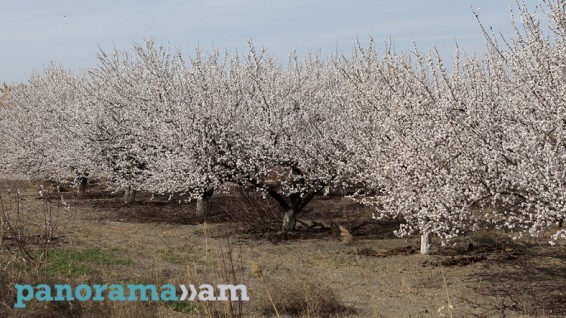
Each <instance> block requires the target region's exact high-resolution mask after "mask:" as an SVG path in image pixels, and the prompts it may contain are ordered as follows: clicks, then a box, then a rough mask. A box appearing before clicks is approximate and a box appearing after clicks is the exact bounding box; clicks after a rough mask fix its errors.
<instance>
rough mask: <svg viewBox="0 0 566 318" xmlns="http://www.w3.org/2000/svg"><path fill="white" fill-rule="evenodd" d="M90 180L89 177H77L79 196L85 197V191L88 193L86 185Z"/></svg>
mask: <svg viewBox="0 0 566 318" xmlns="http://www.w3.org/2000/svg"><path fill="white" fill-rule="evenodd" d="M87 182H88V178H87V177H84V176H81V177H77V183H78V185H77V196H79V197H84V195H85V193H86V185H87Z"/></svg>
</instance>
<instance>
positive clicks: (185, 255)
mask: <svg viewBox="0 0 566 318" xmlns="http://www.w3.org/2000/svg"><path fill="white" fill-rule="evenodd" d="M159 254H160V255H161V259H162V260H164V261H166V262H168V263H171V264H198V265H205V264H206V262H205V261H204V260H203V259H201V258H199V257H198V256H197V255H195V254H193V253H191V252H190V251H188V250H186V249H182V250H160V251H159Z"/></svg>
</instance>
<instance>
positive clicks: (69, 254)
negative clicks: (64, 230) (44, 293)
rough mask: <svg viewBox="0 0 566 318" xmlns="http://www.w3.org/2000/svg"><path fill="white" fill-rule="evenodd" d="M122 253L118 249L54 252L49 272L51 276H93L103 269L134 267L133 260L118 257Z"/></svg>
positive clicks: (48, 266)
mask: <svg viewBox="0 0 566 318" xmlns="http://www.w3.org/2000/svg"><path fill="white" fill-rule="evenodd" d="M121 252H122V251H120V250H117V249H112V250H103V249H100V248H98V247H89V248H86V249H84V250H68V249H58V250H53V251H51V253H49V257H48V265H47V272H48V273H49V274H50V275H68V276H79V275H92V274H98V273H100V270H101V267H105V266H114V265H132V264H133V261H132V260H131V259H128V258H123V257H120V256H118V254H119V253H121Z"/></svg>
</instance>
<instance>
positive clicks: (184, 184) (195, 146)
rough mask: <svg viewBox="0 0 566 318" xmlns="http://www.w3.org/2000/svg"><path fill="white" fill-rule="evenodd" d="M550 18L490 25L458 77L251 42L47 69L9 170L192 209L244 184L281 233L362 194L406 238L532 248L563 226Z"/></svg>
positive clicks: (10, 115) (563, 131)
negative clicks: (316, 209)
mask: <svg viewBox="0 0 566 318" xmlns="http://www.w3.org/2000/svg"><path fill="white" fill-rule="evenodd" d="M543 4H544V5H543V6H542V9H544V12H545V14H546V17H548V18H549V20H550V21H551V23H552V24H551V29H550V30H546V29H545V28H544V27H543V26H541V25H540V24H539V22H538V19H539V18H540V17H539V16H537V15H535V14H533V13H531V12H529V10H527V9H526V7H525V6H524V5H520V4H519V5H518V8H519V11H520V12H519V13H520V15H519V17H517V18H516V19H514V21H515V22H516V23H515V29H516V36H515V37H514V38H513V39H506V38H502V37H499V36H496V35H493V34H491V33H489V32H487V30H485V29H483V27H482V31H483V32H484V35H485V39H486V41H485V42H486V46H487V49H488V51H487V53H485V54H484V55H481V56H477V55H473V56H468V55H465V54H464V53H463V52H460V50H457V54H456V57H455V59H454V63H453V65H451V66H445V65H444V62H443V60H442V59H441V58H440V57H439V54H438V53H437V52H432V53H424V52H421V51H419V50H418V49H417V48H416V47H415V48H414V50H413V51H412V52H408V53H399V52H396V51H395V49H394V48H393V47H392V46H391V45H386V47H385V50H383V52H379V51H378V50H377V49H376V46H375V44H374V43H373V41H372V42H371V43H370V45H369V46H368V47H363V46H362V45H360V44H359V43H356V45H355V46H354V49H353V53H352V54H351V55H348V56H344V55H340V54H334V55H332V56H330V57H329V58H326V59H323V58H321V57H319V56H317V55H315V54H311V55H308V56H307V57H305V58H304V59H299V58H298V57H297V56H296V55H294V54H291V56H290V58H289V61H288V62H286V63H279V62H277V61H275V60H274V59H273V58H272V57H271V56H270V55H269V54H268V53H267V52H266V50H258V49H256V48H255V47H254V46H253V44H252V43H251V42H250V43H249V51H248V52H247V54H244V55H241V54H238V53H230V52H226V53H221V52H218V51H215V52H212V53H208V54H205V53H203V52H201V51H199V50H196V51H195V53H194V54H192V55H191V56H190V57H185V56H184V55H183V54H182V53H181V52H179V51H178V50H170V49H168V48H166V47H163V46H159V45H156V44H155V43H154V42H153V41H145V42H144V43H142V44H134V47H133V50H131V51H120V50H117V49H116V50H115V51H114V52H101V53H100V55H99V61H100V63H99V66H98V67H96V68H94V69H90V70H89V71H88V72H85V73H84V74H80V75H74V74H72V73H70V72H67V71H65V70H63V69H61V68H59V67H57V66H50V67H48V68H47V69H45V70H44V71H43V72H41V73H39V74H36V75H34V76H32V78H31V79H30V81H29V82H28V83H26V84H21V85H18V86H15V87H12V88H11V89H10V93H9V96H8V101H7V102H6V103H5V104H6V105H4V107H2V108H1V109H0V133H1V136H2V144H0V147H1V149H0V168H1V169H4V170H7V171H18V172H23V173H26V174H29V175H36V174H40V173H49V174H50V175H52V176H55V177H65V176H66V175H67V174H68V173H69V168H70V167H71V168H72V169H73V171H74V172H75V173H76V175H78V176H81V177H84V176H87V175H88V174H89V173H92V172H98V173H103V174H105V175H106V176H108V178H109V180H111V181H112V182H113V184H114V185H115V186H116V187H117V188H124V187H127V188H130V189H134V190H144V191H149V192H152V193H160V194H173V193H182V194H186V195H188V196H189V197H191V198H202V197H203V196H205V195H206V194H207V193H212V191H214V190H215V189H217V188H218V187H219V186H221V185H222V184H225V183H227V182H231V183H236V184H238V185H240V186H244V187H249V188H254V189H257V190H258V191H262V192H264V193H265V194H266V195H269V196H271V197H273V198H274V199H275V200H276V201H277V202H278V203H279V204H280V205H281V206H282V208H284V209H285V210H286V211H287V212H286V214H285V220H286V221H285V222H284V228H286V229H290V228H292V227H293V226H294V218H295V214H296V213H298V212H300V211H301V210H302V209H303V208H304V206H305V205H306V204H307V203H308V202H309V201H310V200H311V199H312V198H313V197H314V196H315V195H316V194H318V193H321V192H322V191H323V190H325V189H329V188H333V187H343V186H350V187H352V186H353V187H357V189H358V191H357V192H356V194H355V195H354V198H355V199H357V200H359V201H361V202H363V203H366V204H369V205H372V206H374V207H375V208H376V211H377V212H378V213H380V214H381V215H383V216H389V217H399V218H400V219H402V220H403V221H404V224H403V225H402V226H401V228H400V229H399V230H398V234H399V235H408V234H412V233H415V232H419V233H432V234H435V235H437V236H439V237H441V238H443V239H450V238H452V237H454V236H457V235H459V234H461V233H463V232H464V231H467V230H470V229H478V228H484V227H496V228H506V229H512V230H514V231H516V232H517V233H518V235H521V234H520V233H523V232H529V233H530V234H531V235H537V234H538V233H540V231H541V230H542V229H544V228H545V227H547V226H549V225H551V224H554V223H556V222H557V221H558V220H560V219H564V218H565V217H566V191H565V190H566V117H565V116H566V44H565V36H566V13H565V4H564V1H563V0H547V1H544V2H543ZM561 236H564V233H563V232H559V233H557V234H556V235H555V238H558V237H561Z"/></svg>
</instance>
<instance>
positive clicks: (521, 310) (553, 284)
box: [464, 244, 566, 317]
mask: <svg viewBox="0 0 566 318" xmlns="http://www.w3.org/2000/svg"><path fill="white" fill-rule="evenodd" d="M466 280H467V281H468V282H470V283H471V284H470V286H472V287H471V288H472V290H474V291H475V293H477V295H480V297H475V298H476V299H474V297H471V296H470V298H466V299H464V300H465V301H466V302H468V303H469V304H470V305H471V307H472V308H475V309H476V315H477V316H478V317H497V316H499V317H506V316H508V315H509V314H511V313H512V312H513V313H516V314H523V315H531V316H535V317H539V316H545V317H546V316H560V317H563V316H564V315H566V247H565V246H555V247H552V246H549V245H548V246H542V245H536V244H524V246H523V249H521V253H520V254H518V255H517V256H516V257H515V258H513V259H509V258H493V259H492V262H491V264H490V265H489V266H488V267H486V268H482V269H480V270H479V271H478V272H476V273H475V274H474V275H472V276H469V277H468V278H467V279H466Z"/></svg>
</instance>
